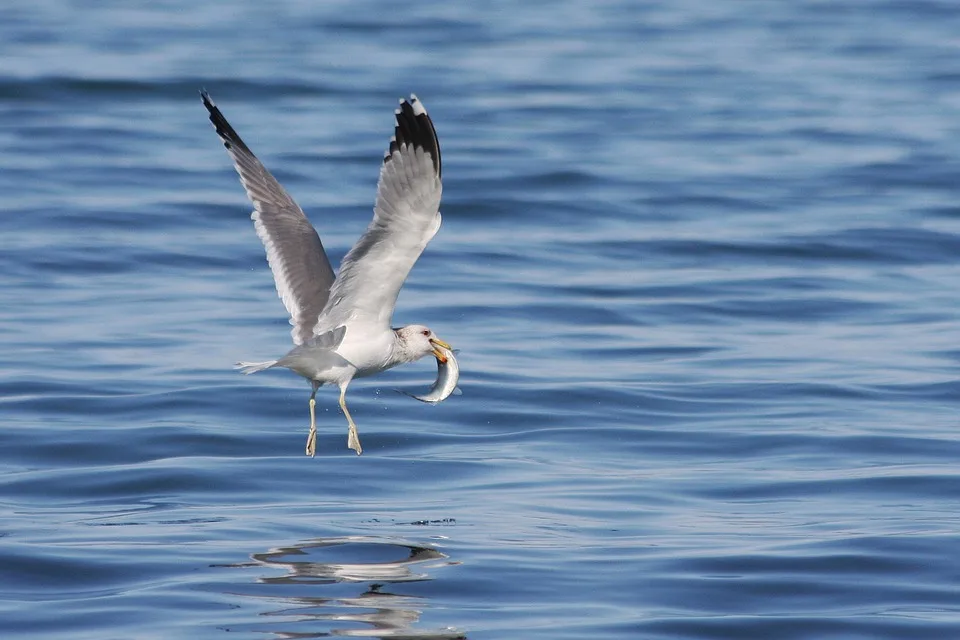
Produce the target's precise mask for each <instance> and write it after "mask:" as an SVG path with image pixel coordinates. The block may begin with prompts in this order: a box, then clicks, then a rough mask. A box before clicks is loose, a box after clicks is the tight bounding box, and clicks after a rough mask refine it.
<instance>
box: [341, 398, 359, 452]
mask: <svg viewBox="0 0 960 640" xmlns="http://www.w3.org/2000/svg"><path fill="white" fill-rule="evenodd" d="M346 398H347V385H343V386H342V387H340V408H341V409H343V415H345V416H346V417H347V424H348V425H349V426H350V431H349V433H348V434H347V446H348V447H350V448H351V449H353V450H354V451H356V452H357V455H360V454H361V453H363V449H362V448H361V447H360V437H359V436H358V435H357V425H355V424H354V423H353V418H351V417H350V412H349V411H348V410H347V401H346Z"/></svg>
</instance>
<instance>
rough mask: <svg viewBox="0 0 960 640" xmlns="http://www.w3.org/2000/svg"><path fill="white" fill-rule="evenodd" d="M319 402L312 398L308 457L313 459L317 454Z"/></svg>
mask: <svg viewBox="0 0 960 640" xmlns="http://www.w3.org/2000/svg"><path fill="white" fill-rule="evenodd" d="M316 407H317V401H316V400H314V399H313V396H311V397H310V432H309V433H308V434H307V455H308V456H310V457H311V458H312V457H313V456H315V455H316V453H317V409H316Z"/></svg>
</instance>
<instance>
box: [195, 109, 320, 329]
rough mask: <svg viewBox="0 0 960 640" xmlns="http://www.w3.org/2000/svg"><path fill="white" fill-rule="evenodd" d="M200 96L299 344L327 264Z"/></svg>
mask: <svg viewBox="0 0 960 640" xmlns="http://www.w3.org/2000/svg"><path fill="white" fill-rule="evenodd" d="M201 96H202V98H203V104H204V106H205V107H206V108H207V111H209V113H210V122H212V123H213V126H214V128H215V129H216V130H217V134H218V135H219V136H220V139H221V140H222V141H223V146H224V147H226V149H227V153H229V154H230V157H231V158H232V159H233V164H234V167H235V168H236V170H237V173H238V174H240V182H241V183H242V184H243V187H244V189H245V190H246V192H247V196H248V197H249V198H250V200H251V201H252V202H253V206H254V211H253V213H252V214H251V218H253V224H254V228H255V229H256V231H257V235H258V236H259V237H260V240H261V241H262V242H263V245H264V248H265V249H266V252H267V262H268V263H269V264H270V269H271V271H273V278H274V281H275V282H276V285H277V294H278V295H279V296H280V299H281V300H283V304H284V306H285V307H286V308H287V312H288V313H289V314H290V324H292V325H293V330H292V331H291V332H290V333H291V335H292V336H293V342H294V344H298V345H299V344H303V343H304V342H305V341H306V340H308V339H309V338H310V337H311V336H312V335H313V327H314V325H315V324H316V322H317V316H318V315H319V314H320V311H321V310H322V309H323V307H324V305H326V303H327V298H328V297H329V293H330V286H331V285H332V284H333V281H334V275H333V268H332V267H331V266H330V260H329V259H328V258H327V254H326V252H325V251H324V249H323V243H321V242H320V236H318V235H317V232H316V230H315V229H314V228H313V226H312V225H311V224H310V222H309V221H308V220H307V218H306V216H305V215H304V214H303V211H302V210H301V209H300V207H299V206H298V205H297V203H296V202H294V201H293V198H291V197H290V195H289V194H288V193H287V192H286V191H285V190H284V188H283V187H282V186H281V185H280V183H279V182H277V180H276V178H274V177H273V176H272V175H271V174H270V172H269V171H267V169H266V167H264V166H263V164H261V162H260V161H259V160H258V159H257V157H256V156H255V155H253V152H252V151H250V149H249V147H247V145H246V144H245V143H244V142H243V140H242V139H241V138H240V136H239V135H238V134H237V132H236V131H235V130H234V129H233V127H232V126H230V123H229V122H227V120H226V118H224V116H223V114H222V113H221V112H220V109H218V108H217V106H216V105H215V104H214V103H213V101H212V100H211V99H210V96H209V95H207V93H206V92H201Z"/></svg>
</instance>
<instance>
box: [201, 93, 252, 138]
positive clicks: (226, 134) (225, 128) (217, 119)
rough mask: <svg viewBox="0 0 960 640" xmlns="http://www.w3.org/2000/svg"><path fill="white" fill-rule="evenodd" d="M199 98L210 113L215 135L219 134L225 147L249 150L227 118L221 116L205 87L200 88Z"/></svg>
mask: <svg viewBox="0 0 960 640" xmlns="http://www.w3.org/2000/svg"><path fill="white" fill-rule="evenodd" d="M200 99H201V100H202V101H203V106H204V107H206V108H207V111H208V112H209V114H210V122H211V123H212V124H213V128H214V129H216V130H217V135H218V136H220V139H221V140H222V141H223V146H224V147H226V148H227V149H230V148H231V147H237V148H238V149H243V150H245V151H250V148H249V147H247V145H246V144H245V143H244V141H243V139H241V138H240V136H239V134H237V132H236V131H235V130H234V129H233V127H231V126H230V123H229V122H227V119H226V118H224V117H223V114H222V113H221V112H220V109H219V108H218V107H217V105H216V104H215V103H214V101H213V98H211V97H210V94H209V93H207V90H206V89H200Z"/></svg>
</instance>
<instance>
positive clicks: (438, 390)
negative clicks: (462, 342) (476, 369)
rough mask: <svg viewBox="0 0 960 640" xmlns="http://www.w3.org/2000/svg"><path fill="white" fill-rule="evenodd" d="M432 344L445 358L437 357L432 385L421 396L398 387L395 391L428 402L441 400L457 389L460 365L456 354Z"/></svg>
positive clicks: (432, 402)
mask: <svg viewBox="0 0 960 640" xmlns="http://www.w3.org/2000/svg"><path fill="white" fill-rule="evenodd" d="M434 346H436V348H437V350H438V351H439V352H440V353H442V354H443V356H444V357H445V358H446V360H445V361H443V360H440V359H439V358H437V380H436V382H434V383H433V386H432V387H430V391H428V392H427V393H426V395H422V396H417V395H414V394H412V393H407V392H406V391H400V389H397V391H400V393H403V394H406V395H408V396H410V397H411V398H416V399H417V400H419V401H420V402H429V403H430V404H437V403H438V402H443V401H444V400H446V399H447V398H449V397H450V396H451V395H453V394H454V393H455V392H456V391H457V382H458V381H459V380H460V365H459V364H457V358H456V356H455V355H454V354H453V351H451V350H450V349H446V348H444V347H441V346H439V345H436V344H435V345H434Z"/></svg>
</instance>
